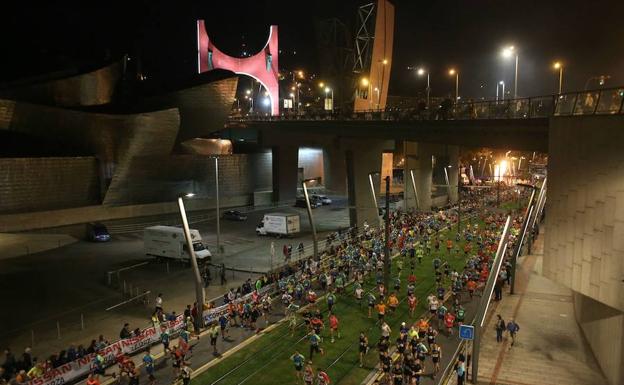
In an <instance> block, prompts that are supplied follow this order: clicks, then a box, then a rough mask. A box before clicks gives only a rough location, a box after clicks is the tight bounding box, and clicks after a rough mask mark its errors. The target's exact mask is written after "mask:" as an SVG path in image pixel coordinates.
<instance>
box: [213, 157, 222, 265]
mask: <svg viewBox="0 0 624 385" xmlns="http://www.w3.org/2000/svg"><path fill="white" fill-rule="evenodd" d="M214 160H215V192H216V195H217V199H216V206H217V253H219V254H221V218H220V216H221V210H220V206H219V157H216V156H215V158H214Z"/></svg>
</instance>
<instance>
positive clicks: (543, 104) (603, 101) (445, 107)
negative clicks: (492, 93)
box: [229, 86, 624, 123]
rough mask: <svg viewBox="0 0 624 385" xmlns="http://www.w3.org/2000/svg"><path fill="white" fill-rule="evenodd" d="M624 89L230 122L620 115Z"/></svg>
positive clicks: (252, 116)
mask: <svg viewBox="0 0 624 385" xmlns="http://www.w3.org/2000/svg"><path fill="white" fill-rule="evenodd" d="M623 102H624V86H620V87H614V88H604V89H598V90H587V91H577V92H567V93H562V94H557V95H543V96H533V97H526V98H517V99H505V100H477V101H472V100H469V101H464V102H459V103H455V104H453V102H452V101H450V99H446V101H443V102H441V103H439V104H438V105H436V106H430V108H426V107H422V108H419V107H389V108H385V109H377V110H368V111H361V112H353V113H348V114H347V113H342V112H334V113H332V112H325V111H312V112H308V111H304V112H303V113H285V114H282V115H276V116H271V115H268V114H258V113H255V114H246V115H244V116H231V117H230V119H229V122H230V123H236V122H247V121H288V120H308V121H310V120H312V121H313V120H347V121H348V120H391V121H393V120H394V121H418V120H476V119H532V118H547V117H551V116H577V115H613V114H622V113H624V111H623Z"/></svg>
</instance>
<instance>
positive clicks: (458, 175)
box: [457, 165, 461, 234]
mask: <svg viewBox="0 0 624 385" xmlns="http://www.w3.org/2000/svg"><path fill="white" fill-rule="evenodd" d="M460 229H461V165H458V166H457V233H458V234H459V231H460Z"/></svg>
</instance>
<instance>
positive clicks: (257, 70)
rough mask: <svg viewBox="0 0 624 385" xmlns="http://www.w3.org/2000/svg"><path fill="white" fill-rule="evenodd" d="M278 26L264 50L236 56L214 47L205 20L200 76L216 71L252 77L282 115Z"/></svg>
mask: <svg viewBox="0 0 624 385" xmlns="http://www.w3.org/2000/svg"><path fill="white" fill-rule="evenodd" d="M278 53H279V48H278V45H277V25H272V26H271V28H270V31H269V40H268V41H267V43H266V45H265V46H264V48H263V49H262V50H261V51H260V52H258V53H257V54H255V55H253V56H250V57H244V58H239V57H233V56H229V55H226V54H225V53H223V52H221V51H220V50H219V49H218V48H217V47H215V46H214V44H213V43H212V41H210V38H209V37H208V33H207V32H206V25H205V23H204V20H197V71H198V73H202V72H206V71H210V70H213V69H216V68H221V69H225V70H229V71H232V72H234V73H237V74H244V75H248V76H251V77H252V78H254V79H256V80H257V81H259V82H260V83H261V84H262V85H263V86H264V88H266V90H267V91H268V93H269V100H270V102H271V114H272V115H279V85H278V76H279V74H278V72H279V67H278V61H277V57H278Z"/></svg>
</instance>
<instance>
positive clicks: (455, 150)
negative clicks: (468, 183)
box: [446, 146, 459, 204]
mask: <svg viewBox="0 0 624 385" xmlns="http://www.w3.org/2000/svg"><path fill="white" fill-rule="evenodd" d="M446 153H447V155H448V162H449V164H448V165H449V166H451V167H450V168H448V170H447V171H448V178H449V186H450V189H449V201H450V203H451V204H456V203H457V199H458V197H459V194H458V192H457V191H458V190H457V183H458V182H459V146H447V147H446Z"/></svg>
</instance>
